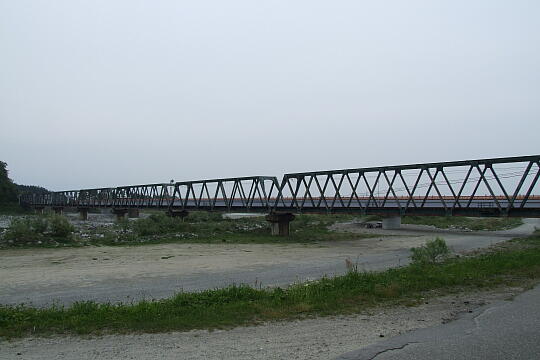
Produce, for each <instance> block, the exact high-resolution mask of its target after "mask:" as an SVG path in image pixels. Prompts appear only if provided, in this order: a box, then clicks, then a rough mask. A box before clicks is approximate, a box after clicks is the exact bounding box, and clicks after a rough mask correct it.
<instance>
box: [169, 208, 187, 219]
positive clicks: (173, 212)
mask: <svg viewBox="0 0 540 360" xmlns="http://www.w3.org/2000/svg"><path fill="white" fill-rule="evenodd" d="M167 215H168V216H170V217H179V218H181V219H182V220H183V219H184V218H185V217H186V216H188V215H189V212H188V211H187V210H173V209H169V210H167Z"/></svg>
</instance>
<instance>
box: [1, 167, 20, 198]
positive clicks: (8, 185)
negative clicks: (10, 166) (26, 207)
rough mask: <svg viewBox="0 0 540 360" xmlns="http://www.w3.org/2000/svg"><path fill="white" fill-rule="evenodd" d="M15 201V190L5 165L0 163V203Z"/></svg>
mask: <svg viewBox="0 0 540 360" xmlns="http://www.w3.org/2000/svg"><path fill="white" fill-rule="evenodd" d="M12 201H17V188H16V187H15V184H14V183H13V181H11V179H10V178H9V174H8V170H7V164H6V163H5V162H3V161H0V203H8V202H12Z"/></svg>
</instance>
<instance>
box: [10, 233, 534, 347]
mask: <svg viewBox="0 0 540 360" xmlns="http://www.w3.org/2000/svg"><path fill="white" fill-rule="evenodd" d="M512 243H513V244H515V245H520V246H515V247H512V246H508V247H506V248H504V249H499V250H498V251H493V252H488V253H485V254H481V255H478V256H474V257H461V258H453V259H449V260H446V261H445V262H443V263H440V264H429V263H416V264H412V265H409V266H406V267H401V268H396V269H390V270H386V271H383V272H358V271H351V272H349V273H348V274H346V275H344V276H338V277H335V278H323V279H321V280H319V281H315V282H309V283H303V284H296V285H293V286H291V287H288V288H273V289H255V288H252V287H249V286H230V287H227V288H224V289H216V290H207V291H202V292H193V293H179V294H177V295H175V296H173V297H171V298H168V299H163V300H157V301H142V302H139V303H135V304H128V305H124V304H98V303H94V302H80V303H76V304H74V305H72V306H70V307H52V308H47V309H36V308H31V307H27V306H24V305H20V306H0V336H1V337H5V338H12V337H20V336H25V335H31V334H36V335H47V334H68V333H69V334H103V333H129V332H163V331H171V330H180V331H184V330H191V329H216V328H227V327H232V326H240V325H246V324H256V323H259V322H262V321H271V320H286V319H295V318H302V317H306V316H315V315H331V314H344V313H352V312H357V311H361V310H364V309H366V308H369V307H373V306H376V305H380V304H388V303H395V302H404V301H406V302H407V303H410V302H411V300H414V299H418V298H419V297H421V296H423V295H424V294H425V293H426V292H427V291H434V290H439V291H441V290H447V291H449V290H451V289H455V288H456V287H460V288H462V287H471V288H486V287H491V286H497V285H501V284H515V283H516V282H523V281H525V280H530V279H538V278H540V233H539V232H536V233H535V234H534V235H533V236H530V237H528V238H525V239H521V240H518V241H514V242H512ZM512 243H511V244H512ZM523 244H525V245H526V246H525V247H523V246H521V245H523Z"/></svg>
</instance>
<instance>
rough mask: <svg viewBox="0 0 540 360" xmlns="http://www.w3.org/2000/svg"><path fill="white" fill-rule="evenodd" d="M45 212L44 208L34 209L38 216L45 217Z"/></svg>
mask: <svg viewBox="0 0 540 360" xmlns="http://www.w3.org/2000/svg"><path fill="white" fill-rule="evenodd" d="M44 210H45V208H44V207H35V208H34V211H35V212H36V214H38V215H43V212H44Z"/></svg>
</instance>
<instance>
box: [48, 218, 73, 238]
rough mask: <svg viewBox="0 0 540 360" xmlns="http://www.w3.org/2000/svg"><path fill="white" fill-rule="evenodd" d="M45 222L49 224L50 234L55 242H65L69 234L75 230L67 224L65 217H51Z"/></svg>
mask: <svg viewBox="0 0 540 360" xmlns="http://www.w3.org/2000/svg"><path fill="white" fill-rule="evenodd" d="M47 220H48V222H49V229H50V234H51V236H52V237H54V238H56V239H57V240H60V239H63V240H67V239H68V238H69V237H70V235H71V233H72V232H73V231H75V228H74V227H73V225H71V224H70V223H69V221H68V219H66V217H65V216H62V215H51V216H49V217H48V218H47Z"/></svg>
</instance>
